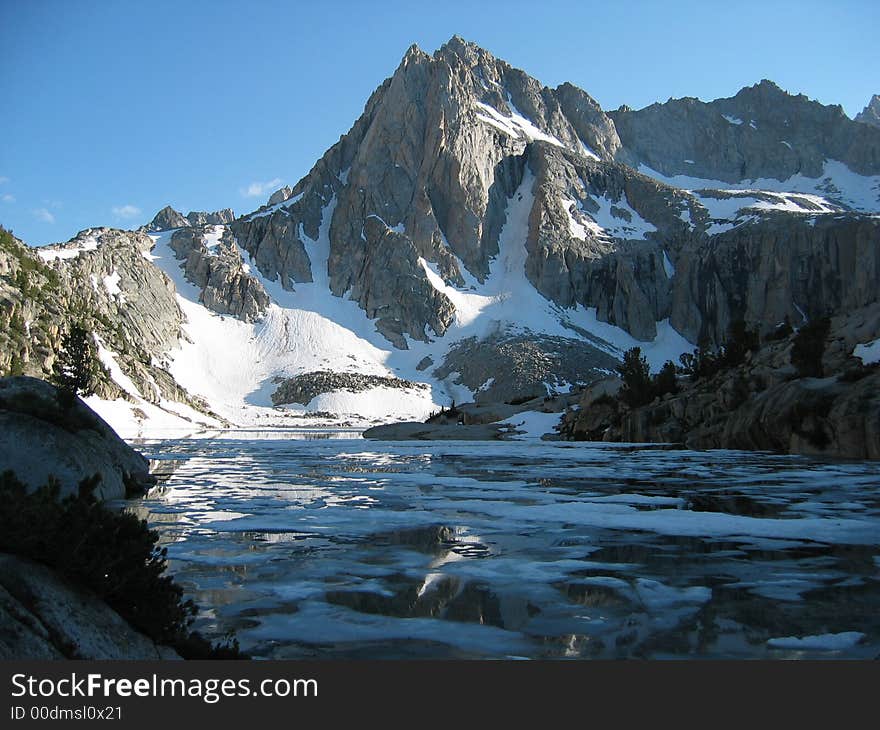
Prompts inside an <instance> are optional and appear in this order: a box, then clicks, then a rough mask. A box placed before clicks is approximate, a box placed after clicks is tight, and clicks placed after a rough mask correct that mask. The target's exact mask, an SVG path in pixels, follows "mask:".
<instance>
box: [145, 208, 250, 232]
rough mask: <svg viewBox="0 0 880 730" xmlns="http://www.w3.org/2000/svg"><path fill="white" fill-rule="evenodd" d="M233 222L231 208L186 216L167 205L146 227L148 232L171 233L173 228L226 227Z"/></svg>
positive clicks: (198, 212) (191, 213)
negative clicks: (222, 225)
mask: <svg viewBox="0 0 880 730" xmlns="http://www.w3.org/2000/svg"><path fill="white" fill-rule="evenodd" d="M233 220H235V213H233V211H232V209H231V208H224V209H223V210H217V211H213V212H206V211H198V210H193V211H190V212H189V213H187V214H186V215H185V216H184V215H182V214H181V213H179V212H178V211H176V210H175V209H174V208H172V207H171V206H170V205H166V206H165V207H164V208H162V210H160V211H159V212H158V213H156V215H155V216H153V220H151V221H150V222H149V223H148V224H147V225H146V230H148V231H169V230H171V229H173V228H184V227H186V226H205V225H219V224H224V225H225V224H227V223H232V221H233Z"/></svg>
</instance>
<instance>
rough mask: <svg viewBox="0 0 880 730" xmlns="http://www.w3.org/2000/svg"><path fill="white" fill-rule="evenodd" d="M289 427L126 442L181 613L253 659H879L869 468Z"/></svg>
mask: <svg viewBox="0 0 880 730" xmlns="http://www.w3.org/2000/svg"><path fill="white" fill-rule="evenodd" d="M277 435H278V434H276V436H277ZM290 436H291V435H290V434H287V435H285V438H283V439H282V438H264V439H258V438H250V437H248V436H247V435H246V434H241V435H239V437H237V438H222V439H204V440H173V441H147V442H142V443H140V444H138V446H137V447H138V448H139V449H140V450H141V451H142V452H144V453H145V454H146V455H148V456H149V457H150V458H153V459H158V460H162V461H165V462H168V463H167V464H166V465H165V466H166V467H169V469H170V470H171V469H173V471H172V472H171V476H170V477H169V478H168V480H167V481H166V482H164V484H163V486H162V488H161V489H159V490H157V491H156V493H155V494H153V495H151V496H150V498H148V499H146V500H144V501H143V502H142V503H140V504H138V505H137V506H136V507H134V509H135V510H136V511H137V512H138V513H139V514H141V515H142V516H144V517H146V518H147V519H148V520H149V522H150V524H151V526H152V527H154V528H155V529H157V530H159V532H160V534H161V536H162V543H163V544H164V545H165V546H166V547H167V548H168V556H169V560H170V565H171V571H172V572H173V573H174V574H175V576H176V578H177V579H178V580H179V581H180V582H181V583H182V585H184V586H185V588H186V590H187V592H188V595H190V596H191V597H193V598H194V599H195V600H196V602H197V603H198V604H199V605H200V606H201V608H202V614H201V616H202V618H201V619H200V620H199V622H198V623H197V625H196V627H197V628H199V629H200V630H202V631H203V632H205V633H206V634H208V635H210V636H212V637H216V638H219V637H221V636H222V635H223V634H224V633H225V632H227V631H229V630H234V631H235V632H236V634H237V636H238V639H239V641H240V643H241V646H242V649H244V650H246V651H248V652H249V653H251V654H253V655H254V656H257V657H265V658H278V659H285V658H308V657H318V658H447V657H449V658H514V657H528V658H623V657H644V658H686V657H693V658H790V657H804V658H875V657H877V656H878V655H880V464H872V463H840V462H837V463H829V462H817V461H812V460H809V459H805V458H802V457H789V456H774V455H767V454H756V453H745V452H732V451H715V452H692V451H681V450H669V449H665V448H659V447H645V446H632V447H628V446H625V445H620V444H609V445H602V444H598V445H597V444H583V443H568V442H541V441H537V440H531V441H520V442H482V443H476V442H445V443H426V442H394V443H390V442H388V443H386V442H375V441H365V440H362V439H359V438H344V436H346V434H340V433H335V434H333V433H331V434H309V435H308V436H309V437H308V438H304V436H305V435H300V437H299V438H291V437H290Z"/></svg>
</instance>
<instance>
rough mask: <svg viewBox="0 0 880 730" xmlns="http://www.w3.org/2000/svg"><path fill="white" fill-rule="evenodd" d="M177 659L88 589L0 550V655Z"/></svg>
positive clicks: (6, 658) (7, 658)
mask: <svg viewBox="0 0 880 730" xmlns="http://www.w3.org/2000/svg"><path fill="white" fill-rule="evenodd" d="M23 659H37V660H45V659H140V660H147V659H153V660H155V659H180V656H178V654H177V653H176V652H175V651H174V650H173V649H171V648H169V647H166V646H161V645H157V644H155V643H154V642H153V641H152V640H151V639H148V638H147V637H146V636H144V635H143V634H141V633H139V632H137V631H135V630H134V629H133V628H132V627H131V626H130V625H129V624H128V623H127V622H126V621H125V620H124V619H123V618H122V617H121V616H120V615H119V614H118V613H116V612H115V611H114V610H113V609H111V608H110V607H109V606H108V605H107V604H106V603H104V602H103V601H101V600H100V599H99V598H98V597H97V596H95V595H94V594H93V593H91V592H90V591H87V590H84V589H82V588H79V587H76V586H73V585H71V584H70V583H68V582H67V581H65V580H63V579H62V578H61V577H60V576H59V575H58V574H57V573H55V572H54V571H53V570H50V569H49V568H47V567H46V566H44V565H40V564H39V563H35V562H33V561H31V560H26V559H24V558H20V557H17V556H14V555H7V554H3V553H0V660H3V661H21V660H23Z"/></svg>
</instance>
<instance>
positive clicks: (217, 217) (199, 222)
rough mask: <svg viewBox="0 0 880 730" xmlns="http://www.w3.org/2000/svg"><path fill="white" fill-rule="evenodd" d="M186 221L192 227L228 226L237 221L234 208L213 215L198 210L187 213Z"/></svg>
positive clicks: (217, 211) (218, 211)
mask: <svg viewBox="0 0 880 730" xmlns="http://www.w3.org/2000/svg"><path fill="white" fill-rule="evenodd" d="M186 219H187V221H189V225H191V226H211V225H226V224H228V223H232V221H234V220H235V213H233V212H232V208H224V209H223V210H216V211H214V212H213V213H209V212H206V211H203V210H196V211H190V212H189V213H187V214H186Z"/></svg>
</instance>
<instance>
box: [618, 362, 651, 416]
mask: <svg viewBox="0 0 880 730" xmlns="http://www.w3.org/2000/svg"><path fill="white" fill-rule="evenodd" d="M617 372H618V373H620V379H621V380H623V387H622V388H621V389H620V398H621V400H623V402H624V403H626V404H627V405H628V406H630V407H631V408H637V407H638V406H642V405H645V404H646V403H650V402H651V400H652V399H653V397H654V393H653V388H652V383H651V371H650V369H649V368H648V361H647V360H646V359H645V357H644V356H643V355H642V350H641V348H638V347H633V348H632V349H631V350H627V351H626V352H625V353H624V354H623V363H622V364H621V365H619V366H618V368H617Z"/></svg>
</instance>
